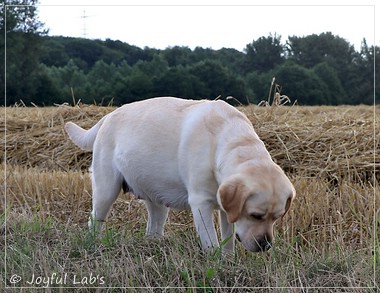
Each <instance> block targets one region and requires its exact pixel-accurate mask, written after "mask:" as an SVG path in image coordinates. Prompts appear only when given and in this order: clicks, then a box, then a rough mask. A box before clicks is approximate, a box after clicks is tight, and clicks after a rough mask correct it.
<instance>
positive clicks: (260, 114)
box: [0, 105, 380, 181]
mask: <svg viewBox="0 0 380 293" xmlns="http://www.w3.org/2000/svg"><path fill="white" fill-rule="evenodd" d="M114 109H115V108H114V107H98V106H87V105H77V106H75V107H71V106H67V105H61V106H57V107H46V108H37V107H34V108H27V107H12V108H6V109H5V108H2V111H3V113H4V114H2V115H1V117H2V118H1V121H0V129H1V131H4V130H5V129H6V136H5V139H6V141H4V136H1V140H2V143H1V144H0V148H1V150H0V156H1V157H0V162H4V161H5V160H6V162H7V163H8V164H12V165H19V166H26V167H37V168H40V169H42V170H60V171H62V170H63V171H68V170H79V169H81V170H85V169H87V168H88V167H89V166H90V164H91V153H85V152H83V151H81V150H80V149H79V148H78V147H76V146H75V145H74V144H73V143H72V142H71V141H70V140H69V139H68V137H67V135H66V134H65V132H64V129H63V125H64V123H65V122H67V121H74V122H76V123H78V124H79V125H81V126H82V127H85V128H89V127H91V126H92V125H93V124H95V123H96V122H97V121H98V120H99V119H100V118H101V117H103V116H104V115H105V114H107V113H109V112H111V111H112V110H114ZM239 109H240V110H241V111H243V112H244V113H245V114H246V115H247V116H248V117H249V119H250V120H251V121H252V123H253V125H254V127H255V129H256V132H257V133H258V135H259V136H260V138H261V139H262V140H263V141H264V143H265V145H266V146H267V148H268V150H269V151H270V153H271V155H272V157H273V159H274V160H275V161H276V162H277V163H278V164H279V165H280V166H282V167H283V168H284V169H285V170H286V172H288V173H290V174H295V175H296V174H303V175H304V176H325V175H326V176H328V178H329V179H331V180H339V179H340V178H342V177H347V176H349V177H350V178H355V179H358V178H360V180H365V181H368V180H369V181H370V180H371V178H372V176H373V175H374V171H375V172H376V173H378V172H379V163H380V162H379V157H378V156H375V152H378V150H379V142H380V135H379V133H378V132H379V131H378V129H376V128H375V127H374V125H375V124H374V123H375V119H376V117H378V115H377V114H378V112H379V109H378V108H377V107H376V108H374V107H371V106H356V107H349V106H339V107H327V106H321V107H300V106H271V107H258V106H249V107H244V108H239ZM374 112H376V113H374ZM374 114H375V115H374ZM377 122H378V121H377ZM5 148H6V159H5V156H4V154H5V153H4V151H5Z"/></svg>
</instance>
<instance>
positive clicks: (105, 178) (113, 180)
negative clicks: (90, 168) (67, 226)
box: [88, 166, 123, 231]
mask: <svg viewBox="0 0 380 293" xmlns="http://www.w3.org/2000/svg"><path fill="white" fill-rule="evenodd" d="M96 170H98V171H95V170H94V172H93V174H92V213H91V217H90V220H89V223H88V225H89V227H90V229H94V230H95V231H100V229H101V226H102V224H103V222H104V221H105V220H106V218H107V214H108V211H109V210H110V208H111V206H112V204H113V203H114V201H115V200H116V198H117V197H118V195H119V192H120V190H121V187H122V183H123V180H122V177H121V176H116V174H115V172H114V170H107V168H106V167H105V166H104V168H97V169H96Z"/></svg>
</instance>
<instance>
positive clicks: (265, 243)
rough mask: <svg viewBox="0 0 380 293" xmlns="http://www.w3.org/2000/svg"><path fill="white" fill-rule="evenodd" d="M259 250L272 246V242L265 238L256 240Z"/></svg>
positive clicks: (265, 249)
mask: <svg viewBox="0 0 380 293" xmlns="http://www.w3.org/2000/svg"><path fill="white" fill-rule="evenodd" d="M257 244H258V245H259V248H260V250H261V251H267V250H269V249H270V248H271V247H272V243H271V242H270V241H268V240H267V239H266V237H265V238H264V239H261V240H259V241H258V242H257Z"/></svg>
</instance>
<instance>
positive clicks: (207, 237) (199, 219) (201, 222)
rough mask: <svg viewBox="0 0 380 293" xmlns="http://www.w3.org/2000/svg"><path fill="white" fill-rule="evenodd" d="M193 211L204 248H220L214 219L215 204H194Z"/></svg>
mask: <svg viewBox="0 0 380 293" xmlns="http://www.w3.org/2000/svg"><path fill="white" fill-rule="evenodd" d="M190 205H191V204H190ZM191 211H192V213H193V217H194V223H195V228H196V229H197V232H198V234H199V237H200V239H201V243H202V248H203V249H204V250H210V249H212V248H213V247H218V246H219V244H218V238H217V236H216V231H215V227H214V219H213V211H214V204H213V203H212V202H207V201H206V202H201V203H197V204H192V205H191Z"/></svg>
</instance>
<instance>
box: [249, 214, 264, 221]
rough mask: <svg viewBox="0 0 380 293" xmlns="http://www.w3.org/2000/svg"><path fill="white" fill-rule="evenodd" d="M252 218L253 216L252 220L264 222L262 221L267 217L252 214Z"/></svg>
mask: <svg viewBox="0 0 380 293" xmlns="http://www.w3.org/2000/svg"><path fill="white" fill-rule="evenodd" d="M250 216H251V218H252V219H255V220H262V219H263V218H264V216H265V215H262V214H256V213H252V214H250Z"/></svg>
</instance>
